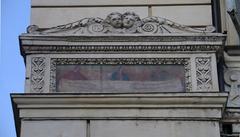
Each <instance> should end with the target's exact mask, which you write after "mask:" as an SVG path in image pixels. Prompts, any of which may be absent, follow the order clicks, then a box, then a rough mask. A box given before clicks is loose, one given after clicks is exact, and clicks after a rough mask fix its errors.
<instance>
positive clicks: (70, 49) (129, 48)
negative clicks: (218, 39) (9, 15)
mask: <svg viewBox="0 0 240 137" xmlns="http://www.w3.org/2000/svg"><path fill="white" fill-rule="evenodd" d="M22 48H23V51H24V52H25V53H119V52H121V53H132V52H135V53H148V52H150V53H166V52H169V53H171V52H189V51H192V52H194V51H216V50H219V49H220V46H219V45H216V46H214V45H66V46H63V45H56V46H54V45H49V46H24V47H22Z"/></svg>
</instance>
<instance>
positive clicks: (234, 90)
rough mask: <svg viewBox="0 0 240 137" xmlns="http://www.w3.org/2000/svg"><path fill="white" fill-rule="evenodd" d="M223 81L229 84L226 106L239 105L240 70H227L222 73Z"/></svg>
mask: <svg viewBox="0 0 240 137" xmlns="http://www.w3.org/2000/svg"><path fill="white" fill-rule="evenodd" d="M224 80H225V83H226V84H227V85H228V86H230V92H229V99H228V106H229V107H239V106H240V70H228V71H226V72H225V74H224Z"/></svg>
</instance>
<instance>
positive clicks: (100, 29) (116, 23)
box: [27, 12, 215, 35]
mask: <svg viewBox="0 0 240 137" xmlns="http://www.w3.org/2000/svg"><path fill="white" fill-rule="evenodd" d="M214 31H215V28H214V27H213V26H208V27H206V28H203V29H196V28H191V27H188V26H185V25H181V24H178V23H175V22H173V21H171V20H168V19H165V18H161V17H146V18H144V19H140V17H139V16H138V15H137V14H136V13H134V12H125V13H123V14H121V13H118V12H112V13H110V14H109V15H107V17H106V18H105V19H101V18H84V19H81V20H79V21H75V22H72V23H68V24H65V25H60V26H56V27H52V28H46V29H43V28H39V27H38V26H37V25H31V26H29V27H28V28H27V32H28V33H31V34H41V35H46V34H54V33H55V34H56V33H58V34H61V33H64V34H76V35H81V34H162V33H182V32H188V33H212V32H214Z"/></svg>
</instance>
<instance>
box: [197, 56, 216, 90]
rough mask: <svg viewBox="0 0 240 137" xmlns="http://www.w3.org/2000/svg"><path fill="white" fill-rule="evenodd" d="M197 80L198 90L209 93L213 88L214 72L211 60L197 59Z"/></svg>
mask: <svg viewBox="0 0 240 137" xmlns="http://www.w3.org/2000/svg"><path fill="white" fill-rule="evenodd" d="M195 61H196V79H197V90H201V91H209V90H211V89H212V88H213V85H212V74H211V73H212V72H211V71H212V70H211V58H209V57H198V58H196V60H195Z"/></svg>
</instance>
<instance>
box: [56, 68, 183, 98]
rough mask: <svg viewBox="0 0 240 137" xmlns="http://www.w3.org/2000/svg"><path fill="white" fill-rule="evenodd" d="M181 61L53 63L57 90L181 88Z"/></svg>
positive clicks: (152, 89)
mask: <svg viewBox="0 0 240 137" xmlns="http://www.w3.org/2000/svg"><path fill="white" fill-rule="evenodd" d="M184 79H185V75H184V66H183V65H57V66H56V84H57V87H56V88H57V92H123V93H124V92H183V91H185V88H184V87H185V80H184Z"/></svg>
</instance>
